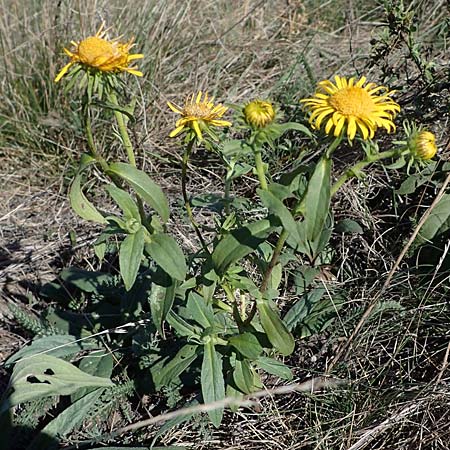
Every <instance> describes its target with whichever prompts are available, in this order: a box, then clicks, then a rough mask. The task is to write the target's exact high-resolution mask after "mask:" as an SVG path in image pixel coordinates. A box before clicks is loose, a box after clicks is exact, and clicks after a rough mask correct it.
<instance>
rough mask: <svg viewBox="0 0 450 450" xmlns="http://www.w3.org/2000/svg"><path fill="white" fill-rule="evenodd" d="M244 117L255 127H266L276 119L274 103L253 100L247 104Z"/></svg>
mask: <svg viewBox="0 0 450 450" xmlns="http://www.w3.org/2000/svg"><path fill="white" fill-rule="evenodd" d="M243 113H244V119H245V121H246V122H247V124H248V125H251V126H252V127H254V128H264V127H266V126H267V125H269V124H271V123H272V122H273V120H274V119H275V110H274V109H273V106H272V103H270V102H268V101H264V100H253V101H252V102H250V103H247V105H245V107H244V110H243Z"/></svg>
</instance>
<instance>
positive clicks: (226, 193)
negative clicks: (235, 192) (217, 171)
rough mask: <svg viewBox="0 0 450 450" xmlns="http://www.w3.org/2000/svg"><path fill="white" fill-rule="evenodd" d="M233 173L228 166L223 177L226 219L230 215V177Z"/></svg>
mask: <svg viewBox="0 0 450 450" xmlns="http://www.w3.org/2000/svg"><path fill="white" fill-rule="evenodd" d="M232 173H233V169H232V168H231V167H229V166H228V169H227V174H226V176H225V191H224V200H225V215H226V216H227V217H228V216H229V214H230V203H231V200H230V191H231V175H232Z"/></svg>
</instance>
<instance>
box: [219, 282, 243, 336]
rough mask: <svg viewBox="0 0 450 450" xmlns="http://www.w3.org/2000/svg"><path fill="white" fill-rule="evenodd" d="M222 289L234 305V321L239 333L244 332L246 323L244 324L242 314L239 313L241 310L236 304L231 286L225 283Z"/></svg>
mask: <svg viewBox="0 0 450 450" xmlns="http://www.w3.org/2000/svg"><path fill="white" fill-rule="evenodd" d="M222 289H223V290H224V291H225V294H226V295H227V298H228V300H229V301H230V302H231V304H232V305H233V317H234V320H235V321H236V324H237V326H238V328H239V331H240V332H243V330H244V326H245V323H246V321H245V322H244V321H243V320H242V317H241V314H240V312H239V308H238V305H237V302H236V298H235V296H234V294H233V292H232V290H231V288H230V286H228V285H227V284H225V283H224V284H222Z"/></svg>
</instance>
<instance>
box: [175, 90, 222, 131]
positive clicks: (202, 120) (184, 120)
mask: <svg viewBox="0 0 450 450" xmlns="http://www.w3.org/2000/svg"><path fill="white" fill-rule="evenodd" d="M202 97H203V100H202ZM213 102H214V98H213V97H211V98H208V93H207V92H206V93H205V95H204V96H203V93H202V92H201V91H200V92H198V94H197V95H196V96H195V94H191V95H190V96H189V97H188V98H187V99H186V101H185V102H184V106H183V107H179V106H176V105H174V104H173V103H170V102H168V103H167V104H168V106H169V108H170V109H171V110H172V111H173V112H176V113H177V114H181V116H182V117H181V119H179V120H177V122H176V124H175V127H176V128H175V129H174V130H173V131H172V132H171V133H170V134H169V136H170V137H175V136H177V135H178V134H180V133H181V132H183V131H188V130H189V129H192V130H194V132H195V135H196V136H197V138H198V139H200V140H201V139H203V134H202V129H205V128H208V127H209V126H211V125H212V126H215V127H229V126H231V122H229V121H228V120H222V119H221V117H222V116H223V115H224V114H225V112H226V111H227V110H228V107H226V106H223V105H222V104H221V103H219V104H217V105H214V103H213Z"/></svg>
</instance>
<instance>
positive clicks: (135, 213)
mask: <svg viewBox="0 0 450 450" xmlns="http://www.w3.org/2000/svg"><path fill="white" fill-rule="evenodd" d="M106 190H107V191H108V193H109V195H110V196H111V197H112V198H113V199H114V200H115V202H116V203H117V204H118V205H119V207H120V209H121V210H122V211H123V214H124V216H125V217H126V218H127V219H129V218H133V219H136V220H137V221H138V222H140V221H141V217H140V215H139V208H138V206H137V205H136V202H135V201H134V200H133V197H131V195H130V194H129V193H128V192H126V191H124V190H123V189H119V188H118V187H116V186H114V185H113V184H110V185H108V186H106Z"/></svg>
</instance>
